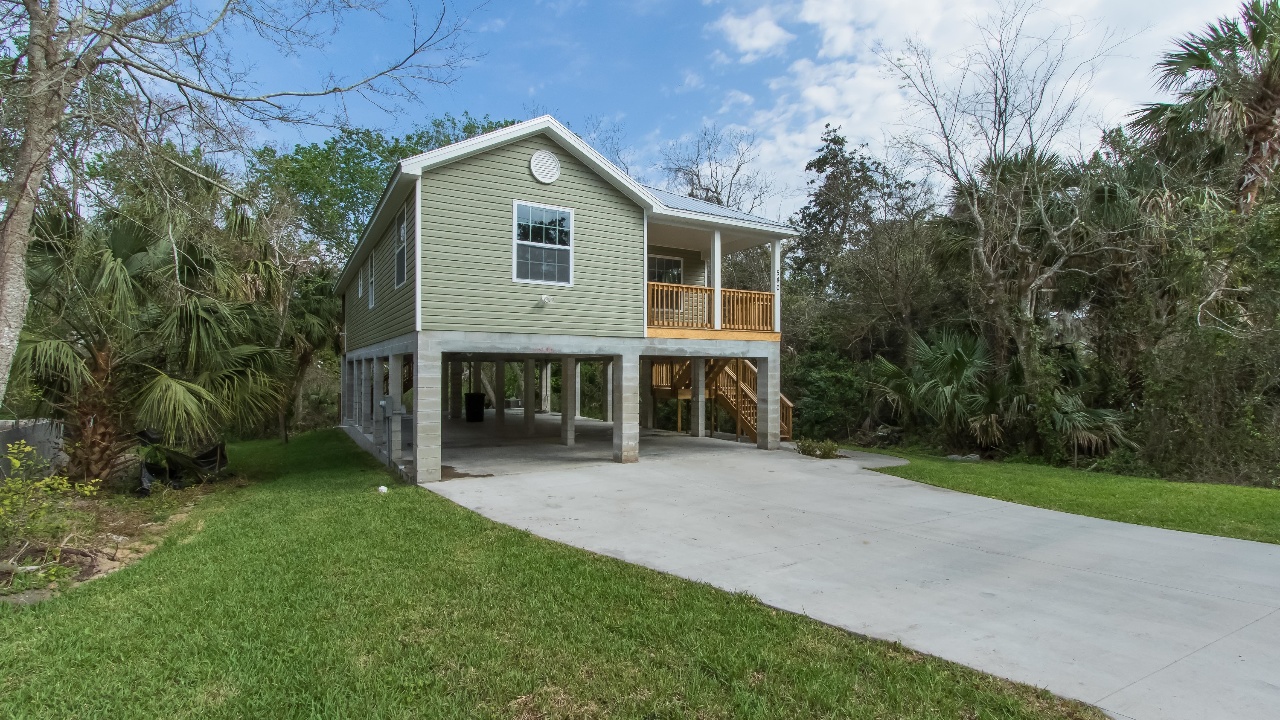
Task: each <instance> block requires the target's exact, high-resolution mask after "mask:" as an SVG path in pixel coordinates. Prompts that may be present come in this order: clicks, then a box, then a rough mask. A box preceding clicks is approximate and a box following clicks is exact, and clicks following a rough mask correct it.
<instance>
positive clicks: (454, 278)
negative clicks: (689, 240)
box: [421, 135, 644, 337]
mask: <svg viewBox="0 0 1280 720" xmlns="http://www.w3.org/2000/svg"><path fill="white" fill-rule="evenodd" d="M536 150H548V151H550V152H552V153H554V154H555V156H556V157H557V158H558V159H559V160H560V168H561V169H560V178H559V179H558V180H556V181H555V182H554V183H552V184H550V185H543V184H541V183H539V182H538V181H536V180H534V179H533V176H532V174H531V173H530V171H529V157H530V156H531V155H532V154H533V153H534V151H536ZM516 200H520V201H526V202H530V203H536V204H542V205H550V206H554V207H560V208H568V209H570V210H572V211H573V285H572V287H569V286H564V285H553V284H532V283H524V282H517V281H515V280H513V279H512V258H513V252H514V250H513V242H512V220H513V217H512V208H513V201H516ZM421 220H422V245H423V247H422V325H423V329H424V330H485V331H489V332H513V333H546V334H565V335H600V336H613V337H642V336H643V335H644V305H643V304H644V270H643V268H644V211H643V210H642V209H641V208H640V207H639V206H638V205H636V204H635V203H634V202H632V201H631V200H630V199H629V198H627V197H626V196H625V195H623V194H622V193H620V192H618V190H617V189H616V188H614V187H613V186H612V185H611V184H609V182H608V181H606V180H605V179H603V178H601V177H599V176H598V175H596V174H595V173H594V172H593V171H592V170H591V169H590V168H588V167H587V166H585V165H583V164H582V163H581V162H579V161H578V160H577V158H575V157H574V156H573V155H571V154H570V153H569V152H568V151H566V150H564V149H563V148H561V147H560V146H559V145H557V144H556V143H555V142H553V141H551V140H550V139H549V138H547V137H545V136H542V135H538V136H535V137H532V138H527V139H524V140H520V141H516V142H512V143H509V144H507V145H503V146H501V147H496V148H493V149H491V150H488V151H486V152H484V153H481V154H479V155H476V156H473V157H470V158H466V159H463V160H458V161H456V162H453V163H450V164H448V165H445V166H442V167H439V168H436V169H434V170H430V171H427V172H426V173H424V174H423V177H422V218H421ZM543 295H548V296H550V297H551V298H552V302H551V304H549V305H547V304H544V303H542V302H541V299H542V296H543Z"/></svg>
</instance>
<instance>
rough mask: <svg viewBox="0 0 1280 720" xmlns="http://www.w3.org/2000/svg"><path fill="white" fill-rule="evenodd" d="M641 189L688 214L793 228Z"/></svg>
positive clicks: (720, 207)
mask: <svg viewBox="0 0 1280 720" xmlns="http://www.w3.org/2000/svg"><path fill="white" fill-rule="evenodd" d="M641 187H643V188H644V189H645V190H648V191H649V192H650V193H652V194H653V196H654V197H656V198H657V199H658V202H660V203H662V204H663V205H666V206H667V207H669V208H673V209H676V210H684V211H686V212H693V213H698V214H699V215H710V216H712V217H718V218H729V219H732V220H741V221H744V222H753V223H760V224H762V225H773V226H774V227H777V228H779V229H782V230H787V229H790V227H791V226H789V225H786V224H784V223H780V222H777V221H776V220H769V219H768V218H762V217H760V216H759V215H752V214H751V213H745V212H742V211H741V210H735V209H733V208H730V207H724V206H723V205H716V204H715V203H710V202H707V201H705V200H699V199H697V198H691V197H689V196H688V195H681V194H679V193H673V192H671V191H669V190H663V189H662V188H656V187H653V186H652V185H641Z"/></svg>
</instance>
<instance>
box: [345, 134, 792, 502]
mask: <svg viewBox="0 0 1280 720" xmlns="http://www.w3.org/2000/svg"><path fill="white" fill-rule="evenodd" d="M794 232H795V231H794V230H793V229H792V228H791V227H789V226H787V225H784V224H780V223H777V222H774V221H771V220H767V219H764V218H761V217H756V216H754V215H750V214H747V213H743V212H739V211H737V210H733V209H731V208H725V207H720V206H718V205H714V204H711V203H707V202H702V201H700V200H696V199H693V198H689V197H684V196H681V195H677V194H673V193H670V192H667V191H664V190H660V189H657V188H652V187H648V186H645V185H641V184H640V183H638V182H636V181H635V180H634V179H632V178H631V177H629V176H627V174H626V173H624V172H623V171H621V170H620V169H618V168H617V167H616V166H614V165H613V164H612V163H610V162H609V161H608V160H606V159H605V158H604V157H603V156H602V155H600V154H599V153H598V152H596V151H595V150H594V149H592V148H591V147H590V146H589V145H587V144H586V143H585V142H583V141H582V140H581V139H580V138H578V137H577V136H576V135H574V134H573V133H572V132H571V131H569V130H568V129H567V128H565V127H564V126H563V125H561V124H560V123H559V122H557V121H556V120H555V119H554V118H552V117H550V116H544V117H540V118H536V119H534V120H529V121H527V122H523V123H519V124H516V125H512V126H509V127H506V128H503V129H501V130H497V131H494V132H490V133H486V134H484V135H481V136H478V137H475V138H471V139H469V140H465V141H462V142H459V143H455V144H453V145H449V146H446V147H443V148H440V149H437V150H433V151H431V152H428V153H424V154H422V155H418V156H415V157H411V158H406V159H404V160H402V161H401V162H400V163H399V164H398V165H397V166H396V168H395V169H394V171H393V172H392V175H391V178H390V180H389V181H388V183H387V188H386V190H385V191H384V192H383V196H382V199H381V200H380V202H379V204H378V208H377V210H376V211H375V213H374V215H373V217H372V218H371V219H370V221H369V223H368V225H367V226H366V228H365V231H364V233H363V234H362V236H361V238H360V240H359V242H358V243H357V244H356V247H355V250H354V251H353V253H352V255H351V257H350V258H349V259H348V261H347V264H346V266H345V267H344V269H343V272H342V274H341V275H340V276H339V279H338V282H337V286H336V292H337V293H338V294H339V295H340V296H341V297H342V298H343V303H344V309H345V316H346V327H345V330H344V335H345V347H346V354H345V357H344V363H343V385H342V408H341V409H342V413H341V414H342V425H343V427H344V428H345V429H346V431H347V432H348V434H350V435H351V436H352V437H353V438H354V439H355V440H356V442H357V443H359V444H360V445H361V446H362V447H364V448H365V449H366V450H368V451H369V452H372V453H374V454H375V455H376V456H377V457H379V458H380V459H381V460H382V461H384V462H386V463H387V464H389V465H392V466H394V467H396V468H397V469H398V470H399V471H400V472H401V473H402V474H403V475H404V476H405V477H406V478H407V479H409V480H411V481H414V482H418V483H427V482H433V481H437V480H440V479H442V477H444V476H446V475H448V474H450V473H456V472H460V471H456V470H454V469H452V467H451V466H450V465H449V463H447V462H445V460H446V454H447V453H448V452H449V448H450V447H454V448H460V447H469V448H475V447H492V448H502V447H505V448H513V447H516V448H521V449H520V450H519V451H518V452H520V453H523V455H524V456H525V457H532V456H533V455H536V454H537V453H538V452H541V453H544V454H545V453H551V454H552V455H564V454H565V452H566V451H570V450H571V452H569V455H571V456H573V457H596V455H597V454H598V455H599V456H606V455H607V456H608V457H609V458H611V459H612V460H613V461H616V462H621V463H628V462H636V461H639V460H641V459H642V457H643V456H644V452H645V449H644V447H645V446H647V445H646V444H647V443H648V442H650V439H651V438H656V437H658V436H659V435H660V434H657V433H650V432H645V433H643V434H642V428H643V429H646V430H647V429H652V428H654V426H655V416H656V415H657V413H658V409H659V406H660V405H662V404H665V407H666V412H668V413H669V412H670V410H671V405H673V404H674V406H675V408H674V409H675V424H676V427H677V429H678V431H680V432H687V433H688V434H690V435H693V436H697V437H720V438H727V439H738V440H744V439H745V440H747V441H751V442H754V443H755V444H756V446H757V447H758V448H760V449H763V450H775V449H777V448H778V445H779V442H780V441H781V440H785V439H788V438H789V437H790V435H791V403H790V401H789V400H787V398H786V397H784V396H783V395H782V393H781V391H780V387H779V367H778V361H779V338H780V324H781V312H780V308H781V303H780V300H781V298H780V283H779V278H780V274H779V273H780V267H779V265H780V253H781V243H782V241H783V240H784V239H786V238H789V237H792V236H793V235H794ZM760 247H763V248H767V251H768V256H769V257H770V258H771V266H772V267H771V269H772V272H771V275H770V278H771V279H770V281H769V284H770V287H765V288H751V289H747V288H730V287H725V286H724V284H723V282H722V280H723V277H722V272H721V267H722V262H723V258H724V257H725V256H726V255H729V254H731V253H735V252H740V251H743V250H749V249H752V248H760ZM588 398H589V399H588ZM584 399H588V400H586V402H585V407H584ZM486 408H488V409H487V410H486ZM467 420H470V421H473V425H472V426H468V425H467V424H466V422H467ZM557 426H558V432H554V430H556V429H557ZM476 428H483V429H484V430H483V431H481V430H477V429H476ZM580 434H582V435H583V437H584V439H585V438H587V437H589V438H591V440H592V441H591V442H589V443H588V442H584V443H582V445H583V447H582V448H580V449H575V448H577V447H578V445H579V442H578V441H579V436H580ZM602 438H607V439H608V440H610V441H611V442H600V440H601V439H602ZM642 441H643V442H642ZM553 446H555V447H557V448H562V449H553ZM596 459H599V458H596Z"/></svg>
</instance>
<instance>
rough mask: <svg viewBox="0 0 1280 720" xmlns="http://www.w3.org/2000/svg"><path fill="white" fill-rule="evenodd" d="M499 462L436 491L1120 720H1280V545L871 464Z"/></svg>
mask: <svg viewBox="0 0 1280 720" xmlns="http://www.w3.org/2000/svg"><path fill="white" fill-rule="evenodd" d="M512 450H514V449H512ZM489 452H490V451H489V450H480V449H475V450H474V451H472V452H471V453H462V452H455V455H454V462H455V463H456V464H459V465H461V466H463V467H461V468H460V469H462V470H466V469H467V467H466V466H467V462H468V458H470V459H471V461H472V462H474V463H476V464H477V465H478V466H483V469H485V470H488V471H489V472H493V473H494V475H493V476H491V477H481V478H475V477H473V478H464V479H459V480H453V481H449V482H444V483H438V484H434V485H432V486H431V488H430V489H431V490H432V491H434V492H437V493H439V494H440V495H443V496H445V497H447V498H449V499H451V500H453V501H455V502H457V503H459V504H461V505H463V506H465V507H469V508H471V509H473V510H476V511H477V512H480V513H482V514H484V515H486V516H488V517H490V518H493V519H494V520H498V521H500V522H504V523H507V524H510V525H514V526H516V527H519V528H524V529H526V530H529V531H530V532H533V533H535V534H537V535H541V536H543V537H546V538H550V539H552V540H557V541H560V542H564V543H568V544H570V545H576V546H578V547H581V548H585V549H587V550H591V551H594V552H598V553H603V554H606V555H612V556H614V557H617V558H621V559H623V560H626V561H629V562H633V563H637V564H640V565H645V566H648V567H651V568H655V569H657V570H661V571H663V572H668V573H672V574H674V575H679V576H681V577H685V578H689V579H691V580H698V581H702V582H706V583H710V584H712V585H715V586H718V587H721V588H724V589H726V590H734V591H745V592H749V593H751V594H752V595H754V596H756V597H758V598H759V599H760V600H761V601H763V602H765V603H768V604H769V605H773V606H776V607H779V608H784V609H787V610H792V611H795V612H799V613H804V614H806V615H809V616H812V617H814V618H817V619H818V620H821V621H824V622H827V623H831V624H833V625H838V626H840V627H843V628H847V629H848V630H852V631H854V632H858V633H863V634H866V635H871V636H875V637H879V638H885V639H890V640H897V641H900V642H902V643H904V644H906V645H908V646H910V647H913V648H916V649H918V650H921V651H923V652H926V653H931V654H934V655H938V656H941V657H944V658H948V659H950V660H954V661H957V662H960V663H964V664H965V665H969V666H972V667H975V668H979V669H982V670H985V671H987V672H991V673H994V674H996V675H1001V676H1004V677H1007V678H1011V679H1013V680H1018V681H1021V682H1025V683H1031V684H1033V685H1038V686H1041V687H1045V688H1048V689H1049V690H1051V691H1053V692H1055V693H1058V694H1060V695H1065V696H1069V697H1073V698H1078V699H1080V700H1084V701H1086V702H1090V703H1093V704H1095V705H1098V706H1099V707H1101V708H1102V709H1103V710H1105V711H1107V712H1108V713H1110V714H1112V715H1113V716H1116V717H1120V718H1134V719H1136V720H1158V719H1159V720H1164V719H1169V718H1175V719H1176V718H1187V719H1188V720H1190V719H1192V718H1194V719H1196V720H1203V719H1206V718H1233V719H1244V718H1257V719H1258V720H1263V719H1264V718H1265V719H1268V720H1270V719H1273V718H1277V717H1280V613H1277V609H1280V546H1272V545H1266V544H1261V543H1252V542H1246V541H1240V540H1229V539H1223V538H1214V537H1206V536H1201V535H1193V534H1189V533H1181V532H1174V531H1168V530H1158V529H1154V528H1147V527H1139V526H1136V525H1126V524H1123V523H1116V522H1110V521H1106V520H1096V519H1093V518H1087V517H1080V516H1076V515H1068V514H1064V513H1058V512H1053V511H1049V510H1040V509H1037V508H1030V507H1024V506H1021V505H1014V504H1011V503H1005V502H1000V501H997V500H990V499H987V498H981V497H975V496H971V495H964V494H961V493H956V492H951V491H948V490H941V489H937V488H933V487H930V486H927V485H921V484H917V483H913V482H910V481H906V480H901V479H898V478H894V477H890V476H887V475H882V474H879V473H876V472H872V471H870V470H868V469H867V466H870V465H874V461H873V460H872V459H871V458H864V459H863V461H859V460H849V459H845V460H828V461H821V460H813V459H810V458H806V457H803V456H800V455H797V454H795V453H794V452H773V453H767V452H761V451H758V450H755V449H753V448H748V447H745V446H739V445H735V444H733V443H728V442H724V441H720V440H712V439H693V438H685V437H672V436H662V435H647V436H646V437H645V438H644V439H643V440H642V445H641V457H642V459H641V462H640V463H639V464H635V465H616V464H613V463H609V462H602V461H595V460H589V459H588V458H589V457H590V453H586V454H583V455H581V456H580V457H577V458H575V460H574V461H573V462H566V463H560V464H557V463H547V462H543V463H535V464H533V466H532V468H533V471H532V472H520V468H521V465H522V464H521V463H520V462H518V461H517V462H510V461H513V460H517V456H511V457H507V458H506V460H507V462H497V463H494V462H490V463H489V464H488V465H486V464H485V460H484V458H485V457H486V454H487V453H489ZM535 452H536V448H532V447H525V448H523V449H520V450H519V451H518V454H524V455H526V456H530V457H532V455H533V454H534V453H535ZM595 457H599V456H598V455H597V456H595ZM525 467H529V466H525ZM503 473H506V474H503Z"/></svg>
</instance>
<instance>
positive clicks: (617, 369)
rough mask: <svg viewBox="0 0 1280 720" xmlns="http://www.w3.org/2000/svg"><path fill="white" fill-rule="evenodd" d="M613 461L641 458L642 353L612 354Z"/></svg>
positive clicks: (625, 461)
mask: <svg viewBox="0 0 1280 720" xmlns="http://www.w3.org/2000/svg"><path fill="white" fill-rule="evenodd" d="M612 365H613V373H612V376H613V377H612V379H613V383H612V386H611V387H610V388H609V389H610V393H609V394H610V395H612V396H613V411H614V414H613V460H614V462H621V463H633V462H637V461H639V460H640V378H641V371H640V356H639V355H615V356H614V357H613V362H612Z"/></svg>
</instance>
